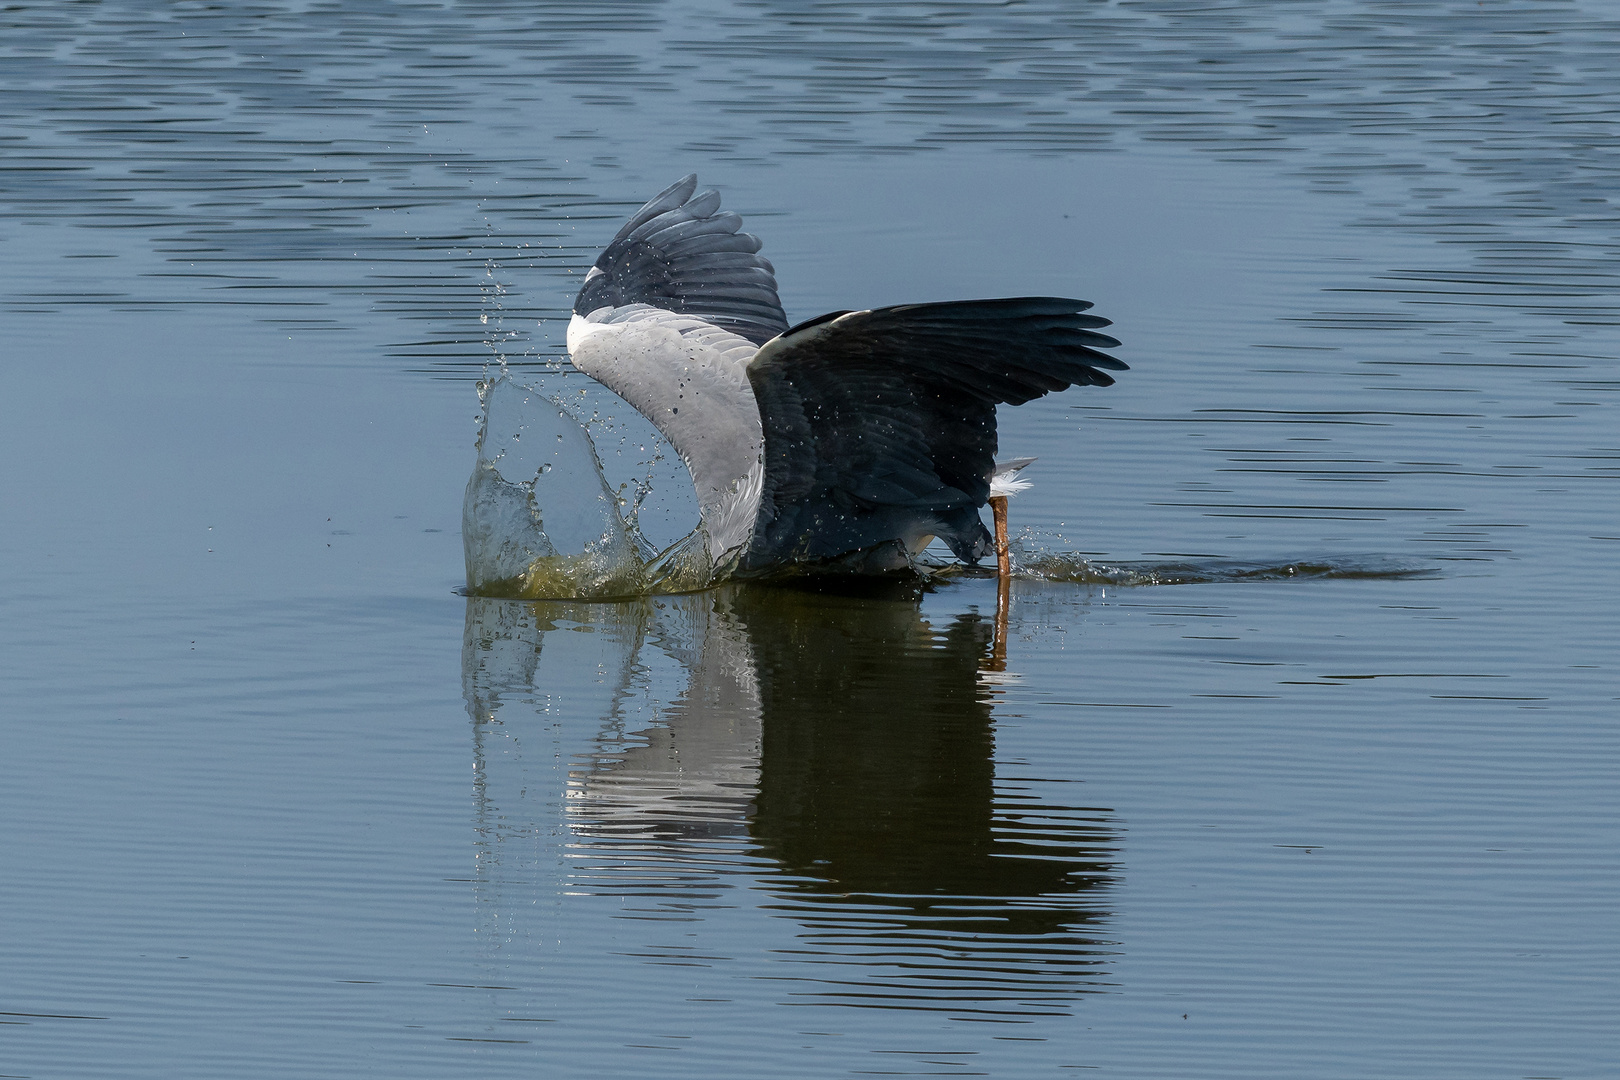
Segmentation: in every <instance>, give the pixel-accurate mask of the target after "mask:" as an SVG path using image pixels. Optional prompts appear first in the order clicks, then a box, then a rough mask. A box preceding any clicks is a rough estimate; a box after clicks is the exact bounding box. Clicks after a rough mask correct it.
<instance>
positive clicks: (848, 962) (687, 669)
mask: <svg viewBox="0 0 1620 1080" xmlns="http://www.w3.org/2000/svg"><path fill="white" fill-rule="evenodd" d="M514 612H518V613H521V614H518V615H516V616H514V614H513V613H514ZM991 636H992V635H991V626H990V623H989V621H988V620H985V619H981V618H980V617H979V616H978V615H977V614H976V613H974V612H966V613H963V614H959V615H957V616H955V617H954V618H952V619H951V620H950V621H949V622H948V623H946V624H944V625H943V626H942V627H936V626H932V625H930V623H929V622H928V621H926V620H924V619H923V618H922V617H921V614H920V612H919V610H918V606H917V603H916V601H915V599H910V598H904V597H901V598H888V599H873V598H871V597H849V596H828V595H818V594H813V593H809V592H800V591H795V590H785V589H765V588H760V587H757V586H733V587H729V588H724V589H719V590H715V591H712V592H709V593H704V594H699V595H694V596H681V597H666V598H660V599H658V600H656V601H653V600H646V601H639V602H633V603H628V604H621V605H586V604H565V603H546V602H540V603H534V604H521V605H515V604H510V603H505V602H501V601H489V600H477V599H474V600H470V601H469V607H468V632H467V637H466V650H465V652H464V655H463V662H464V672H465V677H466V680H467V693H468V705H469V709H470V711H471V712H472V714H473V718H474V721H475V738H476V739H477V740H478V747H479V754H480V768H479V772H478V775H479V777H480V780H479V784H480V786H479V788H478V794H479V804H480V818H481V819H482V820H484V821H485V822H486V823H488V824H487V825H486V827H485V830H484V833H483V835H482V837H481V840H480V859H481V860H482V859H483V858H484V857H485V855H486V853H492V854H491V855H490V857H491V858H493V859H494V860H495V862H494V863H492V864H490V865H488V866H484V867H483V868H481V871H480V880H486V879H487V880H490V881H492V882H502V881H504V882H510V881H511V880H512V879H513V878H514V876H515V873H514V872H515V871H522V870H525V869H526V868H527V867H528V865H529V859H530V856H528V855H527V854H524V853H525V852H526V851H527V850H528V848H527V847H526V846H518V845H516V844H514V843H513V840H516V841H519V842H520V843H521V844H522V845H527V844H529V843H532V842H533V841H532V840H531V839H529V838H532V837H539V836H545V835H548V834H549V833H550V832H551V830H552V828H554V826H552V825H551V824H550V822H552V821H556V820H559V817H560V818H565V819H566V820H567V821H568V824H569V830H570V832H571V833H572V835H573V837H574V841H573V843H572V845H571V847H570V849H569V851H570V854H571V859H570V865H571V869H570V871H569V875H570V876H569V882H568V886H567V887H568V888H569V889H570V890H574V891H583V892H592V893H604V892H605V893H610V894H612V895H617V896H626V897H629V896H634V897H637V898H639V899H638V900H637V901H636V902H637V904H638V905H644V904H647V903H649V902H650V901H651V902H652V903H653V904H654V906H655V907H658V908H664V907H667V908H669V909H675V910H678V911H680V912H683V913H686V914H685V915H683V917H690V913H691V912H692V910H693V909H692V907H691V905H693V904H694V903H724V901H723V900H721V897H722V896H723V895H724V894H725V892H726V886H727V884H728V883H731V882H736V883H737V884H749V885H753V886H754V887H756V888H759V889H763V890H764V891H765V892H766V893H767V894H769V895H770V896H772V897H773V898H774V899H773V900H772V901H770V902H769V904H768V906H770V907H774V908H775V910H777V911H778V912H779V913H781V914H784V915H786V916H788V917H789V918H791V919H792V920H794V921H795V922H797V923H798V924H799V925H800V927H801V928H802V929H801V931H800V936H799V941H798V943H797V944H795V945H794V946H792V947H791V948H788V949H785V950H783V951H782V952H780V953H779V954H777V955H779V956H781V957H782V958H784V959H787V960H791V961H796V962H797V963H795V964H794V966H793V967H792V968H789V969H786V970H785V971H784V972H783V973H782V975H781V976H780V977H781V978H782V979H785V980H790V985H792V986H793V990H792V991H791V994H792V997H791V1000H792V1001H795V1002H798V1003H804V1004H812V1003H813V1004H843V1005H872V1006H886V1007H904V1008H948V1009H951V1010H953V1011H964V1012H983V1011H990V1012H998V1013H999V1012H1009V1011H1010V1012H1030V1011H1041V1010H1046V1009H1050V1008H1053V1007H1060V1006H1061V1002H1062V1001H1063V1000H1065V999H1067V998H1069V997H1072V995H1073V994H1075V993H1077V992H1080V991H1083V990H1085V989H1087V988H1089V987H1090V986H1091V985H1093V984H1094V983H1095V981H1096V980H1097V979H1098V978H1099V977H1100V975H1101V969H1100V965H1101V964H1102V963H1103V954H1104V946H1103V944H1102V943H1101V942H1100V941H1099V939H1098V936H1097V927H1098V924H1099V922H1100V920H1102V919H1103V918H1104V917H1105V916H1106V908H1105V904H1106V896H1107V892H1106V887H1107V886H1108V884H1109V883H1110V882H1111V869H1110V867H1111V861H1112V849H1113V846H1114V843H1115V837H1116V833H1115V831H1114V828H1113V827H1112V826H1111V825H1110V824H1109V814H1108V812H1107V811H1104V810H1096V809H1088V808H1084V807H1076V806H1064V805H1055V804H1053V803H1052V802H1050V801H1048V800H1046V799H1044V798H1039V797H1036V796H1035V795H1034V794H1033V793H1032V789H1029V788H1025V787H1022V786H1020V785H1021V784H1022V783H1024V782H1022V781H1019V782H1014V781H1008V780H1005V779H1003V780H999V781H998V779H997V777H996V770H995V764H994V752H995V739H994V728H993V722H992V714H991V697H990V694H991V693H992V686H993V683H992V682H991V681H990V677H989V673H988V672H987V671H986V670H985V669H987V668H992V667H994V666H995V662H994V660H993V659H992V650H991V648H990V640H991ZM649 645H651V646H654V647H653V648H648V647H647V646H649ZM593 650H594V651H593ZM597 654H600V655H597ZM660 665H663V667H662V668H661V667H660ZM683 669H684V671H683ZM660 671H661V672H662V674H657V673H659V672H660ZM649 672H652V673H655V675H654V677H653V678H651V679H649V678H648V673H649ZM581 673H583V674H581ZM615 681H616V683H615ZM650 684H651V685H650ZM520 703H521V704H520ZM579 709H594V710H595V712H593V713H591V714H590V715H589V716H588V717H579V715H578V712H577V711H576V710H579ZM637 710H640V712H641V715H642V716H643V717H645V719H644V720H642V721H639V726H640V729H639V730H636V725H637V724H638V721H636V720H635V718H634V714H635V713H636V712H637ZM569 715H573V716H574V717H575V718H577V719H588V720H589V721H590V723H591V725H592V727H593V729H595V730H596V731H597V732H599V735H598V740H599V741H598V743H597V746H598V749H596V750H595V751H593V752H591V753H589V754H587V755H586V756H585V757H584V759H581V758H579V757H578V756H576V755H565V756H564V757H563V759H562V760H561V761H559V760H558V758H557V751H558V749H560V747H559V746H558V745H557V743H556V741H555V740H556V729H555V726H554V725H553V724H551V723H547V721H548V720H550V719H555V718H557V717H566V716H569ZM564 722H565V723H566V722H567V721H566V720H565V721H564ZM535 738H539V739H541V740H543V743H544V745H543V746H540V747H536V748H535V749H534V750H532V751H530V752H529V755H528V756H529V757H532V758H533V759H534V760H527V759H526V758H525V753H524V751H525V747H524V740H525V739H531V740H532V739H535ZM531 745H532V744H531ZM570 758H571V760H570ZM542 789H545V790H549V791H550V792H551V794H550V795H541V794H540V791H541V790H542ZM518 792H521V793H522V794H521V795H519V794H517V793H518ZM564 793H566V795H567V797H566V798H562V797H561V795H562V794H564ZM524 799H529V800H533V801H531V802H529V804H528V809H525V808H524V806H523V801H524ZM548 816H549V817H548ZM536 819H546V820H536ZM503 837H506V838H508V839H505V840H503ZM503 844H504V845H505V850H504V851H503V850H500V848H501V847H502V845H503ZM537 854H538V853H537ZM540 858H542V859H543V857H540ZM541 865H542V862H540V861H537V862H536V863H535V864H534V866H535V869H536V872H539V867H540V866H541ZM739 876H741V877H742V878H743V879H744V880H742V881H738V880H737V879H738V877H739ZM672 914H673V912H672Z"/></svg>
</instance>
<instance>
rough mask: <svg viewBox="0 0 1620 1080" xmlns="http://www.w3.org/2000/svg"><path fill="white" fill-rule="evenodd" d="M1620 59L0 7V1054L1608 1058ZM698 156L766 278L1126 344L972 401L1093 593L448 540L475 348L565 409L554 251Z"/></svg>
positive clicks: (1034, 526) (1480, 24)
mask: <svg viewBox="0 0 1620 1080" xmlns="http://www.w3.org/2000/svg"><path fill="white" fill-rule="evenodd" d="M1617 51H1620V16H1617V14H1616V12H1615V11H1614V9H1613V8H1612V6H1611V5H1609V4H1607V3H1603V2H1600V0H1542V2H1537V3H1530V2H1524V0H1483V2H1481V0H1417V2H1402V3H1386V2H1376V0H1297V2H1292V3H1287V4H1282V3H1278V4H1252V5H1243V6H1234V5H1196V4H1185V3H1169V2H1159V0H1113V2H1104V0H1096V2H1090V3H1060V2H1057V0H1030V2H1025V3H1012V4H991V3H979V2H963V0H957V2H921V0H913V2H900V3H890V4H855V3H844V2H837V0H829V2H824V3H822V2H817V3H802V4H787V3H780V2H777V0H731V2H723V0H712V2H705V0H690V2H657V0H596V2H593V3H583V2H556V3H548V2H543V0H537V2H535V3H531V4H513V3H501V2H496V0H486V2H481V3H421V4H394V3H380V2H374V3H355V4H325V3H301V2H292V0H262V2H258V3H252V4H203V3H175V4H170V5H162V6H158V5H149V4H140V3H133V2H127V0H124V2H120V0H108V2H102V3H78V4H47V3H32V2H20V3H14V4H10V5H7V6H6V7H5V9H4V10H3V11H0V1074H3V1075H5V1076H15V1077H36V1078H46V1077H50V1078H57V1077H60V1078H95V1077H117V1078H129V1077H165V1078H174V1077H199V1078H200V1077H209V1078H213V1077H222V1076H229V1077H271V1076H276V1077H281V1076H299V1077H352V1076H359V1075H379V1076H389V1077H424V1078H427V1077H431V1078H443V1077H462V1076H467V1077H472V1076H477V1077H496V1076H552V1075H559V1076H561V1075H573V1074H592V1075H600V1076H607V1077H635V1078H639V1077H692V1078H699V1077H701V1078H710V1077H716V1076H739V1077H784V1078H787V1077H803V1078H812V1077H814V1078H821V1077H843V1076H850V1077H855V1076H870V1075H901V1076H913V1075H931V1076H938V1075H947V1076H956V1075H963V1076H969V1075H979V1076H994V1077H1003V1078H1025V1077H1060V1076H1070V1075H1091V1074H1096V1075H1112V1076H1118V1077H1141V1078H1162V1077H1189V1078H1198V1077H1234V1078H1253V1077H1275V1078H1300V1077H1322V1078H1361V1077H1401V1078H1405V1077H1411V1078H1457V1080H1480V1078H1508V1080H1512V1078H1536V1080H1540V1078H1551V1077H1557V1078H1563V1080H1573V1078H1578V1077H1579V1078H1585V1077H1611V1076H1614V1075H1616V1074H1617V1072H1620V918H1617V917H1616V910H1615V897H1616V895H1617V894H1620V819H1617V815H1620V794H1617V793H1620V661H1617V654H1620V648H1617V647H1620V614H1617V612H1616V602H1617V599H1620V567H1617V564H1620V498H1617V494H1620V490H1617V483H1620V413H1617V412H1616V409H1617V407H1620V396H1617V395H1620V271H1617V266H1620V262H1617V259H1620V194H1617V192H1620V142H1617V141H1616V139H1615V123H1616V116H1620V66H1617V65H1616V64H1615V62H1614V57H1615V56H1616V54H1617ZM688 171H696V172H698V173H699V176H700V179H701V180H702V181H703V182H705V183H706V184H713V185H716V186H718V187H720V189H721V190H722V192H723V194H724V197H725V201H726V205H727V206H728V207H730V208H732V209H735V210H738V211H739V212H741V213H742V214H743V215H744V216H745V218H746V220H747V222H748V227H749V228H750V229H751V230H752V231H754V232H756V233H758V234H759V235H760V236H762V237H763V238H764V240H765V245H766V246H765V254H766V255H768V256H769V257H770V258H771V259H772V260H773V261H774V263H775V264H776V267H777V271H778V277H779V279H780V281H781V284H782V291H783V299H784V302H785V304H786V307H787V309H788V313H789V316H790V318H794V319H802V318H808V317H811V316H813V315H816V314H819V313H821V312H823V311H826V310H830V309H835V308H846V307H859V306H870V305H874V304H881V303H896V302H904V301H913V300H937V299H949V298H962V297H971V296H994V295H1016V294H1021V293H1038V294H1058V295H1073V296H1081V297H1085V298H1088V299H1090V300H1093V301H1095V302H1096V304H1097V308H1096V310H1097V311H1098V312H1099V313H1101V314H1104V315H1106V316H1108V317H1109V318H1112V319H1113V320H1115V328H1116V331H1117V333H1118V336H1119V337H1120V338H1121V339H1122V340H1124V341H1125V343H1126V345H1125V347H1124V348H1123V349H1122V350H1120V355H1121V356H1122V358H1124V359H1125V360H1127V361H1128V362H1129V363H1130V364H1131V365H1132V370H1131V371H1130V372H1128V373H1126V374H1124V375H1123V376H1122V377H1121V378H1120V381H1119V384H1118V385H1117V386H1114V387H1111V388H1108V389H1105V390H1097V389H1077V390H1073V391H1070V392H1068V393H1064V394H1061V395H1057V396H1055V397H1050V398H1047V399H1043V400H1041V401H1039V402H1034V403H1031V404H1030V405H1027V406H1024V407H1022V408H1019V409H1004V410H1002V415H1001V429H1002V440H1001V442H1002V448H1003V451H1004V452H1007V453H1019V454H1037V455H1039V456H1040V461H1039V463H1038V464H1037V465H1036V466H1035V467H1034V468H1033V469H1032V470H1031V472H1030V478H1031V479H1032V480H1033V481H1034V482H1035V486H1034V487H1033V489H1032V490H1030V491H1029V492H1026V493H1025V494H1022V495H1020V496H1019V497H1018V498H1017V499H1015V500H1014V502H1013V524H1014V528H1015V531H1019V530H1027V534H1026V535H1025V537H1024V541H1023V549H1022V550H1023V553H1024V556H1025V558H1026V561H1027V563H1028V564H1029V565H1031V566H1034V565H1036V564H1037V562H1038V561H1039V560H1041V559H1045V560H1047V561H1046V562H1044V563H1040V565H1042V566H1045V567H1047V568H1048V569H1049V570H1051V569H1052V568H1053V567H1059V568H1061V567H1069V568H1072V569H1074V570H1075V572H1074V573H1072V574H1069V575H1068V576H1069V577H1071V578H1072V579H1073V580H1069V581H1064V580H1055V579H1058V578H1062V577H1064V576H1065V575H1064V574H1062V573H1055V572H1053V573H1048V574H1046V577H1045V579H1044V580H1043V579H1041V578H1040V577H1038V576H1035V575H1030V576H1026V577H1025V578H1024V579H1022V580H1020V581H1018V582H1016V583H1015V584H1014V586H1013V589H1012V595H1011V607H1010V617H1009V620H1008V625H1007V627H1006V628H1005V631H1003V630H1002V629H1001V628H999V627H998V626H997V625H996V620H995V609H996V592H995V584H994V581H993V580H984V579H969V580H957V581H955V582H952V583H949V584H946V585H944V586H943V587H940V588H938V589H935V590H933V591H930V592H927V593H926V594H912V593H907V592H904V591H899V592H896V593H894V594H892V595H877V596H871V595H868V596H841V595H817V594H812V593H802V592H792V591H785V590H769V589H760V588H744V587H738V586H731V587H725V588H721V589H716V590H712V591H709V592H704V593H698V594H694V595H688V596H679V597H657V598H648V599H645V600H639V601H630V602H624V603H617V604H583V603H563V602H550V603H546V602H541V603H514V602H507V601H496V600H483V599H470V598H465V597H463V596H461V595H458V594H457V593H456V592H455V591H454V590H455V589H456V588H457V587H458V586H459V585H461V584H462V581H463V567H462V549H461V538H460V534H459V528H460V511H461V492H462V487H463V485H464V483H465V482H466V479H467V476H468V473H469V471H470V469H471V467H472V464H473V459H474V451H473V440H474V437H475V435H476V432H477V416H478V411H479V404H478V398H477V395H476V393H475V391H474V386H473V383H474V380H476V379H477V378H478V377H480V376H482V375H483V374H484V373H485V371H486V369H489V368H491V366H492V365H494V366H498V365H499V364H500V362H501V361H502V360H504V361H505V362H506V364H507V365H508V367H509V369H510V370H512V371H514V372H515V373H517V374H518V375H520V376H523V377H533V378H535V379H544V380H549V384H550V385H551V386H552V387H553V388H556V389H558V390H559V392H562V393H565V394H569V395H576V394H578V393H579V391H581V390H583V391H585V394H584V395H583V397H580V398H579V401H580V402H582V405H581V408H584V409H587V411H588V409H589V408H595V409H598V410H599V411H600V410H606V411H608V412H611V411H612V406H611V403H610V402H607V401H606V400H605V399H603V398H601V396H600V395H595V396H593V393H594V392H593V391H592V390H591V389H590V387H588V386H586V385H584V380H582V379H581V378H580V377H579V376H576V375H571V374H567V373H564V372H561V371H559V370H557V369H558V367H559V361H560V358H561V355H562V327H563V325H564V322H565V321H566V318H567V313H568V309H569V306H570V304H571V302H572V298H573V295H574V292H575V291H576V290H577V282H578V275H579V274H581V273H582V272H583V270H584V268H585V267H586V266H588V265H589V263H590V261H591V259H592V258H594V255H595V252H596V251H597V250H598V249H599V248H600V246H601V245H602V244H603V242H604V241H605V240H606V239H607V238H608V237H609V236H610V235H611V234H612V232H613V231H614V230H615V229H616V228H617V223H618V222H619V221H621V220H622V219H623V218H624V217H625V216H626V215H627V214H628V213H629V212H631V211H632V210H633V209H634V208H635V206H637V205H638V204H639V203H640V202H641V201H642V200H643V199H645V198H646V197H648V196H649V195H651V194H652V193H654V192H656V191H657V190H659V189H660V188H662V187H664V186H665V185H666V184H668V183H669V182H671V181H672V180H674V179H675V178H676V177H678V176H680V175H682V174H683V173H686V172H688ZM593 430H594V431H595V432H596V434H597V441H598V447H599V449H601V450H602V452H603V455H604V459H605V464H606V465H607V467H608V469H609V471H610V472H613V471H614V470H617V475H623V476H632V477H633V476H636V475H641V476H653V478H654V487H655V490H654V492H653V494H652V495H651V496H650V497H649V501H648V503H647V505H646V507H645V508H644V511H643V515H642V525H643V528H644V530H645V531H646V532H647V534H648V535H649V536H650V537H660V536H662V537H664V538H665V539H669V538H673V537H674V536H677V535H679V533H680V532H681V530H682V529H684V528H685V527H686V521H685V518H684V517H683V515H684V514H687V513H689V511H690V496H689V495H688V494H685V493H683V492H682V491H680V490H679V485H678V484H677V485H674V486H673V487H672V486H671V483H670V477H671V476H674V474H673V473H671V472H669V462H668V460H667V459H666V460H665V461H663V462H662V463H652V464H649V462H651V455H652V454H653V453H654V452H655V450H654V449H649V448H647V447H646V444H645V443H644V442H643V441H641V440H642V438H643V435H644V432H643V431H642V430H641V429H639V428H637V427H636V423H635V419H634V417H627V416H623V415H613V416H611V417H609V416H606V415H605V414H604V415H603V416H601V417H599V418H598V421H597V423H596V424H595V425H594V426H593ZM659 470H662V471H659ZM676 479H678V477H676ZM683 500H685V501H683ZM1053 560H1056V561H1055V562H1054V561H1053ZM1290 567H1292V568H1294V570H1295V572H1294V573H1292V574H1290V573H1289V572H1288V568H1290ZM1151 581H1161V582H1178V581H1179V582H1185V583H1183V584H1132V583H1135V582H1151Z"/></svg>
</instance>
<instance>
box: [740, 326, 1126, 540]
mask: <svg viewBox="0 0 1620 1080" xmlns="http://www.w3.org/2000/svg"><path fill="white" fill-rule="evenodd" d="M1089 307H1091V305H1090V304H1089V303H1087V302H1085V301H1083V300H1069V299H1063V298H1059V297H1020V298H1014V299H1006V300H968V301H961V302H955V303H945V304H907V305H903V306H900V307H890V308H878V309H875V310H872V311H857V312H847V313H839V314H835V315H831V316H822V317H820V318H818V319H812V320H810V321H809V322H807V323H802V324H800V325H799V326H796V327H794V328H793V329H791V330H789V331H788V332H787V333H785V334H783V335H782V336H781V337H780V338H778V339H777V340H775V341H772V342H770V343H768V344H767V345H766V346H765V347H764V348H762V349H761V350H760V351H759V354H758V355H757V356H756V357H755V358H754V360H753V362H752V363H751V364H750V365H749V368H748V378H749V382H750V384H751V385H752V386H753V388H754V396H755V398H756V399H757V400H758V402H759V409H760V417H761V419H762V420H763V423H764V437H765V486H764V493H763V498H762V500H761V503H760V510H759V516H758V518H757V520H756V523H755V528H754V539H753V542H752V544H751V545H750V549H749V555H748V559H747V563H748V564H750V565H753V566H759V567H764V566H769V565H771V564H773V563H775V562H780V561H784V560H820V559H832V558H836V557H838V556H840V555H844V554H847V553H849V552H852V551H857V550H861V549H865V548H869V547H872V546H874V545H878V544H882V543H884V542H886V541H889V540H893V539H896V538H900V537H907V536H916V535H920V534H929V533H931V534H933V535H937V536H940V537H941V538H942V539H944V540H945V541H946V542H947V543H948V544H950V546H951V548H952V550H953V551H955V552H956V553H957V554H958V556H960V557H962V558H965V559H967V560H968V561H974V560H975V559H976V558H977V557H978V556H980V555H983V554H986V553H987V552H988V537H987V536H986V534H985V530H984V526H983V524H982V523H981V521H980V519H979V516H978V508H979V507H981V506H983V505H984V503H985V500H986V499H987V498H988V496H989V481H990V476H991V474H992V472H993V471H994V467H995V453H996V405H997V404H1012V405H1019V404H1022V403H1024V402H1026V401H1029V400H1031V399H1033V398H1037V397H1040V396H1042V395H1043V394H1047V393H1050V392H1052V391H1056V390H1063V389H1066V388H1067V387H1070V386H1083V385H1092V386H1107V385H1109V384H1111V383H1112V382H1113V381H1114V380H1113V379H1112V378H1111V377H1109V376H1108V374H1106V371H1105V370H1104V369H1107V370H1112V371H1123V370H1126V365H1125V364H1124V363H1122V362H1120V361H1119V360H1116V359H1114V358H1113V357H1112V356H1109V355H1107V354H1106V353H1103V352H1101V351H1100V350H1101V349H1105V348H1114V347H1117V346H1118V345H1119V342H1118V341H1117V340H1115V339H1114V338H1112V337H1109V336H1107V335H1106V334H1100V333H1097V330H1099V329H1100V328H1102V327H1105V326H1107V325H1109V323H1108V320H1107V319H1102V318H1099V317H1097V316H1094V315H1085V314H1082V312H1084V311H1085V310H1086V309H1087V308H1089Z"/></svg>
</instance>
